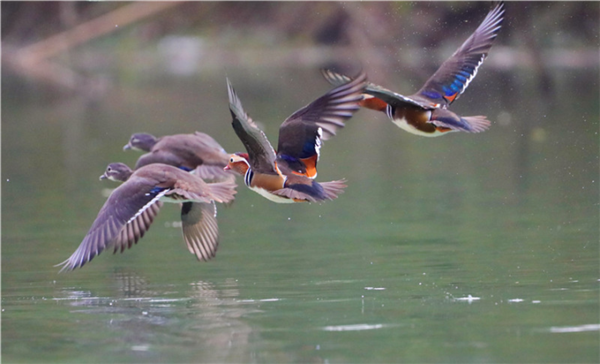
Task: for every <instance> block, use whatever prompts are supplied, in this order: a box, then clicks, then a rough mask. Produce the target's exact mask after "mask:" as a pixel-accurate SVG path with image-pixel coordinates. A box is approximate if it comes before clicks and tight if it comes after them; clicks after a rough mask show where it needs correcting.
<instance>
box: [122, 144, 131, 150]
mask: <svg viewBox="0 0 600 364" xmlns="http://www.w3.org/2000/svg"><path fill="white" fill-rule="evenodd" d="M130 149H131V145H130V144H129V143H127V144H125V146H124V147H123V150H130Z"/></svg>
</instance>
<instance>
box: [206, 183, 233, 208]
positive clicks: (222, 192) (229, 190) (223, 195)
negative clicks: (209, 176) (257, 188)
mask: <svg viewBox="0 0 600 364" xmlns="http://www.w3.org/2000/svg"><path fill="white" fill-rule="evenodd" d="M207 185H208V187H209V191H208V192H209V194H210V196H211V198H212V199H213V200H215V201H216V202H221V203H229V202H231V201H233V199H234V195H235V194H236V193H237V191H236V190H235V188H236V187H237V185H236V184H235V179H228V180H226V181H222V182H215V183H208V184H207Z"/></svg>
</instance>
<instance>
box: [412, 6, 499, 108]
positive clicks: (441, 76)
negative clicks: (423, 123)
mask: <svg viewBox="0 0 600 364" xmlns="http://www.w3.org/2000/svg"><path fill="white" fill-rule="evenodd" d="M503 16H504V3H503V2H499V3H496V4H495V5H494V6H493V8H492V9H491V10H490V11H489V13H488V14H487V16H486V17H485V19H484V20H483V22H482V23H481V24H480V25H479V27H478V28H477V29H476V30H475V32H474V33H473V34H471V36H470V37H469V38H468V39H467V40H466V41H465V42H464V43H463V44H462V45H461V46H460V47H459V48H458V49H457V50H456V52H454V54H453V55H452V56H451V57H450V58H448V59H447V60H446V61H445V62H444V63H442V65H441V66H440V68H439V69H438V70H437V71H436V72H435V73H434V74H433V76H431V77H430V78H429V80H427V82H425V84H424V85H423V87H422V88H421V89H420V90H419V91H417V93H416V94H415V96H417V95H418V96H422V97H425V98H427V99H430V100H432V101H434V102H435V103H439V104H440V105H441V107H443V108H447V107H448V106H450V104H452V102H453V101H455V100H456V99H458V97H459V96H460V95H461V94H462V93H463V92H464V91H465V90H466V88H467V86H469V83H470V82H471V81H472V80H473V78H475V75H476V74H477V70H478V69H479V66H481V64H482V63H483V60H484V59H485V58H486V57H487V54H488V52H489V50H490V48H491V47H492V43H493V42H494V39H496V36H497V35H498V31H499V30H500V27H501V25H502V20H503V19H504V17H503Z"/></svg>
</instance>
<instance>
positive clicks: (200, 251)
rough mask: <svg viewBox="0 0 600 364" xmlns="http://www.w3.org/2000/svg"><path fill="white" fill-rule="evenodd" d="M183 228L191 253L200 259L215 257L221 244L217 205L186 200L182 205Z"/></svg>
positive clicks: (205, 259)
mask: <svg viewBox="0 0 600 364" xmlns="http://www.w3.org/2000/svg"><path fill="white" fill-rule="evenodd" d="M181 224H182V225H181V228H182V230H183V238H184V240H185V243H186V244H187V247H188V250H189V251H190V253H192V254H194V255H196V258H198V260H203V261H207V260H209V259H211V258H214V257H215V255H216V254H217V248H218V246H219V226H218V224H217V207H216V206H215V203H214V201H212V202H208V203H198V202H185V203H183V205H182V206H181Z"/></svg>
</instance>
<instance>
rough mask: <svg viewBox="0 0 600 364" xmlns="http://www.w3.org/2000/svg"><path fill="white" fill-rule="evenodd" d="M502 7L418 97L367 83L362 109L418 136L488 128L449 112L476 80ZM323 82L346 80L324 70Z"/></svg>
mask: <svg viewBox="0 0 600 364" xmlns="http://www.w3.org/2000/svg"><path fill="white" fill-rule="evenodd" d="M503 15H504V3H503V2H500V3H497V4H495V5H494V7H493V8H492V9H491V10H490V11H489V13H488V14H487V16H486V17H485V19H484V20H483V22H482V23H481V24H480V25H479V27H478V28H477V29H476V30H475V32H474V33H473V34H471V36H470V37H469V38H468V39H467V40H466V41H465V42H464V43H463V44H462V45H461V46H460V47H459V48H458V49H457V50H456V52H454V54H453V55H452V56H451V57H450V58H448V59H447V60H446V61H445V62H444V63H443V64H442V65H441V66H440V68H439V69H438V70H437V71H436V72H435V73H434V74H433V76H431V77H430V78H429V80H427V82H425V85H423V87H421V89H420V90H419V91H417V93H415V94H412V95H410V96H403V95H400V94H398V93H395V92H393V91H390V90H388V89H385V88H383V87H381V86H378V85H375V84H371V83H369V84H368V85H367V89H366V91H365V93H366V94H367V95H366V96H365V99H364V100H363V101H362V102H361V106H364V107H366V108H369V109H373V110H377V111H382V112H385V113H386V114H387V115H388V117H389V118H390V119H391V120H392V122H393V123H394V124H396V125H397V126H399V127H400V128H402V129H404V130H406V131H408V132H410V133H412V134H416V135H421V136H430V137H431V136H440V135H444V134H447V133H448V132H454V131H464V132H469V133H479V132H482V131H484V130H486V129H487V128H489V126H490V121H489V120H487V118H486V117H485V116H465V117H462V116H459V115H457V114H455V113H453V112H452V111H450V110H448V108H449V107H450V105H451V104H452V102H454V101H455V100H457V99H458V97H459V96H460V95H461V94H462V93H463V92H464V91H465V89H466V88H467V86H468V85H469V83H471V81H472V80H473V78H475V75H476V74H477V70H478V69H479V66H481V64H482V63H483V60H484V59H485V58H486V57H487V54H488V52H489V50H490V48H491V47H492V43H493V42H494V39H496V36H497V35H498V31H499V30H500V27H501V24H502V20H503ZM323 75H324V76H325V78H326V79H327V80H328V81H329V82H331V83H332V84H334V85H338V84H341V83H345V82H348V80H349V79H350V78H349V77H347V76H344V75H341V74H338V73H335V72H332V71H329V70H326V71H324V72H323Z"/></svg>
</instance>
